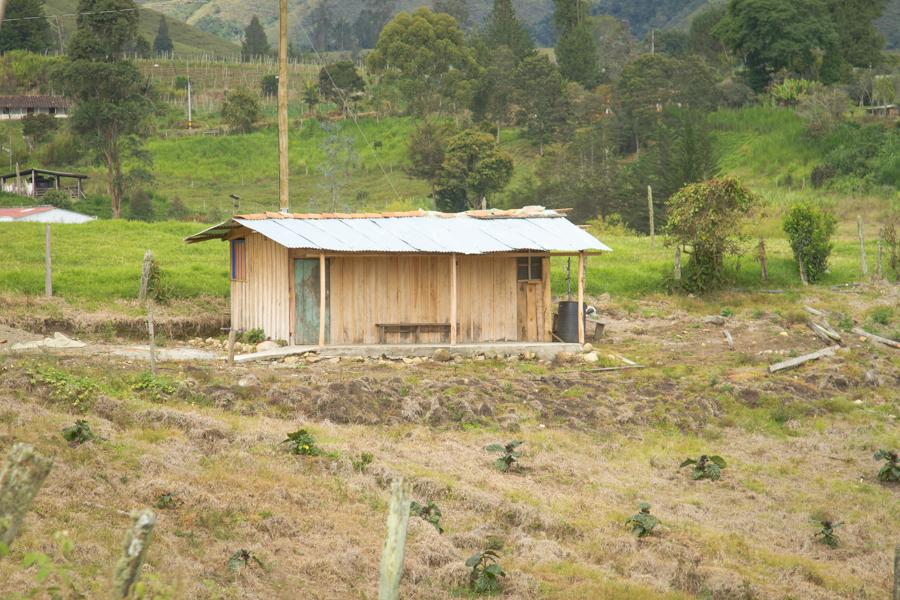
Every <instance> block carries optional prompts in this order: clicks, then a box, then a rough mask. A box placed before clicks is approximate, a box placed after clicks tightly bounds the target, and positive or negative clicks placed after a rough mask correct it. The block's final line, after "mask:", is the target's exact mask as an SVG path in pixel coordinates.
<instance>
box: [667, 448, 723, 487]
mask: <svg viewBox="0 0 900 600" xmlns="http://www.w3.org/2000/svg"><path fill="white" fill-rule="evenodd" d="M690 465H693V466H694V468H693V469H692V471H691V477H692V478H693V479H694V480H700V479H710V480H712V481H717V480H718V479H719V477H721V476H722V469H724V468H725V467H726V464H725V459H723V458H722V457H721V456H707V455H705V454H701V455H700V458H698V459H696V460H694V459H693V458H689V459H687V460H685V461H684V462H682V463H681V464H680V465H679V466H678V468H679V469H682V468H684V467H687V466H690Z"/></svg>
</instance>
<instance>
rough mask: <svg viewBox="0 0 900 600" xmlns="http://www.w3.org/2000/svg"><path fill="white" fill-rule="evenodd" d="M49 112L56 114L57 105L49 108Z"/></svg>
mask: <svg viewBox="0 0 900 600" xmlns="http://www.w3.org/2000/svg"><path fill="white" fill-rule="evenodd" d="M49 112H50V114H51V115H55V114H56V107H55V106H51V107H50V108H49Z"/></svg>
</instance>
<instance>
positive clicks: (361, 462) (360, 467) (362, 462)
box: [350, 452, 375, 473]
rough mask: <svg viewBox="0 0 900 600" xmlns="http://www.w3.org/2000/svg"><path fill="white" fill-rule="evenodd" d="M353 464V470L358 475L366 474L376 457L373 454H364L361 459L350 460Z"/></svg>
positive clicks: (360, 456)
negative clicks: (367, 468)
mask: <svg viewBox="0 0 900 600" xmlns="http://www.w3.org/2000/svg"><path fill="white" fill-rule="evenodd" d="M350 460H351V462H353V470H354V471H356V472H357V473H365V471H366V467H368V466H369V465H371V464H372V461H373V460H375V456H374V455H373V454H372V453H371V452H363V453H361V454H360V455H359V458H353V459H350Z"/></svg>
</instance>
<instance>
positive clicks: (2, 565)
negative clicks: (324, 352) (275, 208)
mask: <svg viewBox="0 0 900 600" xmlns="http://www.w3.org/2000/svg"><path fill="white" fill-rule="evenodd" d="M743 298H744V299H745V300H747V299H750V298H752V296H747V295H744V296H743ZM733 300H735V299H734V298H732V299H731V300H730V301H733ZM767 300H768V298H765V299H759V298H757V299H756V300H755V303H752V304H751V305H748V306H746V307H745V308H743V309H741V310H736V311H735V314H734V315H733V316H732V317H729V325H728V327H729V328H730V329H731V331H732V332H733V333H734V336H735V340H736V343H737V344H738V350H737V351H736V352H727V351H725V350H724V346H723V344H722V340H721V331H720V328H719V327H717V326H711V325H709V324H705V323H704V322H703V321H702V319H701V317H702V316H704V315H707V314H709V313H710V312H711V311H713V310H717V309H718V306H719V305H718V304H717V303H716V301H710V300H708V299H695V300H689V299H686V298H684V297H678V298H669V299H665V298H658V299H654V298H651V299H648V300H645V301H637V302H635V308H634V312H636V313H637V314H642V315H644V316H640V317H629V318H624V317H623V316H622V315H623V313H624V312H625V311H628V312H629V313H630V312H631V309H627V308H626V307H625V306H623V305H619V304H617V303H615V302H613V303H612V304H610V305H608V307H607V310H608V312H609V314H610V315H612V316H614V319H613V321H612V322H611V323H610V327H608V332H607V338H606V339H605V340H604V342H603V343H602V344H601V345H600V346H599V347H600V352H601V354H602V355H603V357H604V361H608V362H610V363H612V362H615V360H616V359H615V358H614V357H615V356H616V355H622V356H627V357H631V358H632V359H635V360H639V361H640V362H641V364H645V365H648V368H646V369H643V370H632V371H624V372H619V373H604V374H598V373H595V372H592V371H591V370H590V368H589V367H587V368H585V367H580V366H579V365H577V364H575V365H554V364H550V363H538V362H529V361H513V360H509V361H507V360H493V359H487V360H482V361H469V360H466V361H462V362H459V363H449V364H442V363H434V362H430V361H428V362H426V363H423V364H420V365H404V364H402V363H394V362H390V361H375V362H365V363H356V362H340V363H334V364H332V363H329V362H327V361H326V362H319V363H317V364H305V363H302V362H301V364H299V365H293V366H292V365H288V364H279V365H277V366H278V367H279V368H272V367H271V366H268V365H265V364H257V365H250V366H238V367H237V368H235V369H228V368H226V367H224V365H222V364H218V365H217V364H213V363H196V362H195V363H182V364H175V363H163V364H162V365H161V367H160V369H161V371H160V376H159V378H158V379H157V380H155V382H156V384H155V386H150V387H149V388H148V387H147V386H146V385H141V382H146V381H148V379H147V375H146V373H145V371H144V369H145V367H144V366H143V365H141V364H140V363H139V362H137V363H136V362H135V361H133V360H128V361H124V360H122V359H119V358H114V357H108V356H102V355H100V356H90V355H84V354H77V353H70V354H68V355H65V356H58V357H48V356H30V357H18V356H5V355H2V354H0V375H2V376H0V454H3V453H5V452H6V451H7V450H8V449H9V447H10V446H11V444H12V443H13V442H15V441H24V442H28V443H31V444H34V445H35V446H36V447H37V449H38V450H39V451H40V452H43V453H45V454H49V455H52V456H53V457H54V468H53V471H52V472H51V475H50V477H49V478H48V480H47V482H46V483H45V484H44V486H43V488H42V489H41V491H40V493H39V494H38V497H37V499H36V502H35V505H34V507H33V510H32V511H31V512H30V513H29V514H28V517H27V519H26V521H25V528H24V531H23V533H22V535H21V536H20V537H19V539H17V540H16V542H15V543H14V544H13V546H12V555H11V556H10V557H8V558H7V559H6V560H3V561H0V580H2V581H4V582H5V589H4V592H8V593H12V594H16V593H21V594H25V593H28V592H32V593H33V594H36V595H37V597H41V595H42V594H43V593H44V591H45V590H46V589H47V587H48V586H51V585H62V586H63V589H64V590H66V591H69V587H71V589H72V593H73V595H77V594H81V595H82V596H85V597H105V596H106V595H107V594H108V593H109V589H110V583H109V573H110V572H111V566H112V564H114V562H115V560H116V557H117V555H118V552H120V547H121V537H122V535H123V532H124V530H125V528H126V527H127V525H128V523H129V520H128V517H127V512H128V511H130V510H132V509H135V508H138V507H145V506H146V507H152V506H155V510H156V512H157V514H158V515H159V522H158V524H157V526H156V530H155V531H154V537H153V541H152V543H151V547H150V550H149V554H148V557H147V563H146V566H145V567H144V571H143V575H142V580H143V582H144V586H145V594H146V595H145V596H144V597H147V598H157V599H175V598H178V599H181V598H186V599H187V598H190V599H195V598H196V599H213V598H216V599H237V598H240V599H242V600H256V599H263V598H265V599H271V598H295V597H297V595H298V594H299V595H301V596H303V597H304V598H316V599H323V600H324V599H349V598H372V597H374V590H375V586H376V578H377V570H378V560H379V555H380V551H381V545H382V541H383V535H384V523H385V513H386V508H387V497H388V491H387V487H388V483H389V482H390V481H391V480H392V479H393V478H394V477H397V476H401V475H402V476H404V477H405V478H406V479H407V480H408V481H410V482H411V483H412V488H413V498H414V499H415V500H417V501H419V502H422V503H425V502H427V501H433V502H435V503H436V504H437V505H438V506H439V507H440V510H441V511H442V518H441V524H442V526H443V528H444V530H445V532H444V533H443V534H438V533H437V531H436V530H435V529H434V528H433V527H432V526H431V525H429V524H427V523H425V522H424V521H423V520H421V519H419V518H411V519H410V535H409V538H408V540H407V558H406V563H405V567H404V578H403V581H402V583H401V590H402V592H401V593H402V594H403V597H404V598H408V599H410V600H439V599H440V600H443V599H446V598H466V597H471V595H470V594H469V593H468V592H467V591H466V590H465V586H466V577H467V569H466V568H465V567H464V565H463V561H465V559H466V558H467V557H468V556H470V555H471V554H472V553H473V552H475V551H477V550H479V549H481V548H483V547H484V545H485V544H487V543H488V541H489V540H496V541H499V542H500V543H502V544H503V550H502V554H501V559H500V563H501V564H502V566H503V568H504V569H505V570H506V572H507V574H508V576H507V577H506V578H505V579H504V581H503V585H504V592H503V593H501V594H499V595H498V597H501V598H507V599H510V600H533V599H534V600H536V599H538V598H542V599H562V598H565V599H568V600H573V599H578V600H593V599H596V598H604V599H612V600H651V599H663V600H687V599H690V598H700V599H705V598H714V599H721V600H725V599H733V600H738V599H740V600H748V599H751V598H752V599H756V600H785V599H787V598H795V599H797V600H800V599H803V600H844V599H846V600H851V599H853V600H857V599H859V598H885V597H887V595H888V590H889V586H890V580H891V565H892V562H891V561H892V552H893V547H894V544H895V543H896V540H897V536H898V535H900V529H898V524H900V512H898V510H900V503H898V502H897V499H898V493H900V489H898V488H897V486H896V485H891V484H883V483H880V482H878V481H877V480H876V479H875V472H876V471H877V468H878V463H877V462H876V461H875V460H873V454H874V452H875V451H876V450H877V449H879V448H897V447H898V446H900V429H898V428H897V426H896V420H897V418H900V397H898V395H897V393H898V390H897V386H896V385H894V384H893V382H894V381H896V378H897V377H898V376H900V362H898V360H900V359H898V356H897V353H896V351H894V350H890V349H887V348H879V347H874V346H871V345H868V344H864V343H861V342H860V341H859V340H858V339H856V338H848V339H847V348H846V350H843V351H841V352H840V353H839V354H838V355H837V356H836V357H834V358H831V359H828V360H823V361H820V362H818V363H813V364H810V365H807V366H806V367H804V369H803V370H802V371H792V372H788V373H786V374H778V375H767V374H766V365H767V364H768V362H769V361H771V360H777V359H779V358H784V357H786V356H792V355H796V354H798V353H802V352H806V351H809V350H811V349H815V348H819V347H821V344H820V342H818V341H817V340H816V339H815V338H813V337H812V335H811V334H810V332H809V331H808V330H807V329H806V327H805V325H803V324H802V322H800V321H797V320H795V319H794V318H793V317H792V316H791V315H793V314H796V313H800V314H803V313H802V311H801V310H800V306H801V304H803V303H810V304H812V305H814V306H817V307H819V308H822V309H825V310H828V311H829V312H831V313H832V314H838V313H840V314H849V315H853V316H854V317H855V318H858V319H859V320H860V321H862V320H865V319H866V318H867V317H866V315H870V314H874V311H875V310H876V309H877V310H881V311H883V309H884V308H885V307H890V306H894V307H896V303H897V296H896V291H894V290H891V289H889V288H885V287H882V288H880V289H879V288H871V289H865V290H859V292H857V293H853V294H840V293H836V292H831V291H828V290H822V289H820V288H813V289H811V290H808V291H807V292H806V293H805V294H804V296H803V299H802V300H800V299H796V298H795V299H791V298H787V297H784V296H779V297H777V298H772V299H771V300H772V303H771V304H766V302H767ZM731 306H734V304H732V305H731ZM751 306H752V307H753V310H752V311H751V310H750V308H751ZM616 315H618V316H616ZM892 318H893V319H894V320H895V321H894V322H895V323H896V319H897V314H896V311H894V313H893V317H892ZM773 352H774V353H775V354H772V353H773ZM607 353H611V354H610V355H609V357H608V358H607ZM249 375H253V376H255V377H256V381H257V382H258V383H256V384H252V383H251V385H244V386H242V385H239V384H238V380H239V379H241V378H245V377H247V376H249ZM150 381H154V380H150ZM251 381H252V379H251ZM76 399H78V403H77V404H75V403H74V402H75V400H76ZM76 418H83V419H87V421H88V422H89V424H90V426H91V427H92V429H93V431H94V432H95V433H96V434H97V435H98V436H99V437H98V438H97V439H95V440H94V441H92V442H89V443H87V444H84V445H80V446H78V445H70V444H67V443H66V442H65V441H64V440H63V438H62V436H61V435H60V430H61V429H62V428H63V427H66V426H69V425H71V423H72V422H73V421H74V420H75V419H76ZM299 428H305V429H306V430H308V431H309V432H311V434H312V435H313V437H314V439H315V442H316V444H317V445H318V446H319V447H321V448H322V450H323V453H324V454H323V455H320V456H317V457H309V456H294V455H291V454H288V453H287V451H286V448H285V446H284V445H280V444H279V442H281V441H282V440H283V439H284V438H285V436H286V434H287V433H288V432H290V431H294V430H297V429H299ZM510 439H519V440H523V441H524V445H523V446H522V447H521V449H522V450H523V451H524V456H522V457H521V458H520V464H521V465H522V468H521V469H520V470H517V471H514V472H512V473H508V474H503V473H499V472H498V471H496V470H495V469H494V468H492V466H491V462H492V460H493V459H494V458H495V456H494V455H491V454H489V453H487V452H485V450H484V447H485V446H486V445H488V444H490V443H496V442H501V443H505V442H506V441H508V440H510ZM363 453H369V454H371V457H370V459H369V461H368V464H367V463H366V461H363V460H362V456H363ZM703 453H710V454H720V455H722V456H723V457H724V458H725V459H726V461H727V462H728V466H727V468H726V469H725V470H724V472H723V475H722V478H721V480H719V481H715V482H713V481H692V480H691V479H690V476H689V473H688V472H687V470H685V469H679V468H678V464H679V463H680V462H681V460H683V459H684V458H685V457H688V456H692V457H696V456H698V455H700V454H703ZM167 498H168V499H167ZM643 501H646V502H649V503H650V504H651V505H652V512H653V514H655V515H657V517H658V518H659V519H660V521H661V524H660V525H659V526H658V527H657V528H656V529H655V530H654V532H653V535H651V536H650V537H647V538H643V539H640V540H638V539H635V537H634V536H633V535H632V534H631V533H630V531H629V528H628V527H627V526H626V525H625V520H626V519H627V518H628V516H629V515H631V514H633V513H635V512H636V510H637V504H638V503H639V502H643ZM821 519H833V520H840V521H842V522H843V523H844V525H843V527H842V528H841V529H839V530H838V532H837V533H838V536H839V538H840V542H839V545H838V547H837V548H834V549H831V548H828V547H827V546H825V545H823V544H821V543H818V542H816V539H815V537H814V536H815V533H816V532H817V531H818V529H819V527H818V526H817V524H816V523H817V521H818V520H821ZM239 549H246V550H248V551H250V552H252V553H253V554H254V555H255V556H257V557H258V558H259V560H260V561H261V563H262V564H261V565H258V564H256V563H251V564H250V565H248V566H247V567H245V568H238V569H236V570H231V569H229V567H228V559H229V557H230V556H232V555H233V554H234V553H235V552H236V551H237V550H239ZM34 551H39V552H41V553H42V554H43V555H44V556H46V559H47V560H48V561H49V562H50V564H52V565H53V567H54V568H52V569H51V571H50V575H49V578H48V579H47V580H45V581H42V582H41V581H37V580H36V572H35V569H34V568H24V567H22V566H21V565H22V561H23V559H24V558H25V556H26V555H28V554H29V553H31V552H34ZM67 582H68V583H67Z"/></svg>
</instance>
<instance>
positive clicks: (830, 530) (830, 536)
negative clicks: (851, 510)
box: [815, 521, 843, 548]
mask: <svg viewBox="0 0 900 600" xmlns="http://www.w3.org/2000/svg"><path fill="white" fill-rule="evenodd" d="M820 525H821V527H822V528H821V529H820V530H819V531H817V532H816V535H815V538H816V539H817V540H818V541H820V542H821V543H823V544H825V545H826V546H828V547H829V548H837V547H838V543H839V542H840V539H839V538H838V536H837V535H835V533H834V530H835V529H837V528H838V527H840V526H841V525H843V523H833V522H831V521H822V522H821V523H820Z"/></svg>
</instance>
